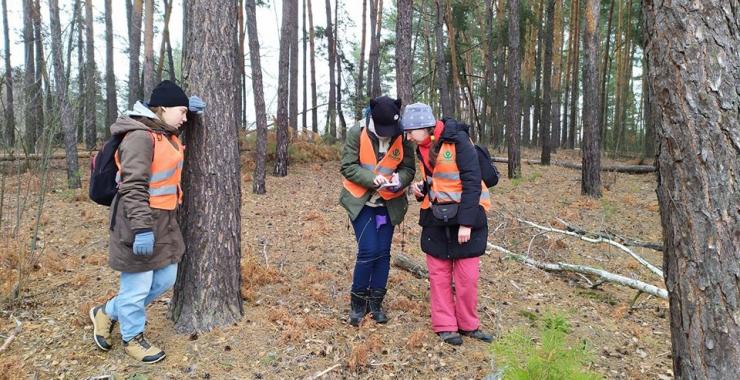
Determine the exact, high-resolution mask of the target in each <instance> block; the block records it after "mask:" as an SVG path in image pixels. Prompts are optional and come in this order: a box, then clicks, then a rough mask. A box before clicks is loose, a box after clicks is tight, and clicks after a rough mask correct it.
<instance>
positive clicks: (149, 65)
mask: <svg viewBox="0 0 740 380" xmlns="http://www.w3.org/2000/svg"><path fill="white" fill-rule="evenodd" d="M142 75H143V76H144V81H143V83H142V88H143V92H144V96H148V95H149V94H151V93H152V89H153V88H154V0H145V4H144V67H143V68H142Z"/></svg>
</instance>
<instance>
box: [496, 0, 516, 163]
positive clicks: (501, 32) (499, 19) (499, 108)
mask: <svg viewBox="0 0 740 380" xmlns="http://www.w3.org/2000/svg"><path fill="white" fill-rule="evenodd" d="M505 1H506V0H498V8H496V13H497V14H496V24H497V25H498V28H497V30H498V38H497V40H498V42H497V47H496V57H498V64H497V65H496V97H495V98H494V104H495V107H496V113H495V115H496V118H495V120H494V129H493V143H494V145H495V146H496V147H497V148H500V147H501V146H502V143H503V136H504V124H505V123H504V121H505V120H506V118H505V117H504V99H505V98H506V93H505V91H506V79H505V78H504V73H505V72H506V62H507V53H506V41H505V39H504V36H506V28H507V25H506V17H505V8H506V6H505V4H504V2H505ZM509 82H510V81H509ZM518 90H519V87H517V91H518Z"/></svg>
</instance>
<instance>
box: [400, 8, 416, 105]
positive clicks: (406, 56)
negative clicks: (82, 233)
mask: <svg viewBox="0 0 740 380" xmlns="http://www.w3.org/2000/svg"><path fill="white" fill-rule="evenodd" d="M397 4H398V14H397V16H396V90H397V93H398V98H399V99H401V103H402V104H403V106H404V107H405V106H406V105H408V104H411V102H412V100H413V99H412V96H413V94H412V83H411V73H412V72H413V62H414V61H413V57H412V56H411V36H412V34H411V33H412V31H411V16H412V14H413V10H414V9H413V5H414V4H413V0H398V3H397Z"/></svg>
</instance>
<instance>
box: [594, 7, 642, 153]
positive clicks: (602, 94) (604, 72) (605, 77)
mask: <svg viewBox="0 0 740 380" xmlns="http://www.w3.org/2000/svg"><path fill="white" fill-rule="evenodd" d="M617 1H618V0H612V1H611V5H610V6H609V18H608V19H607V20H608V21H607V23H606V36H605V37H604V42H605V47H604V52H603V53H602V56H603V60H602V62H603V63H602V65H601V71H600V75H601V89H600V90H599V99H600V101H599V105H600V108H599V119H600V125H601V131H599V134H600V136H601V137H600V141H601V145H602V147H603V148H604V150H607V141H606V130H607V118H606V116H607V109H608V107H607V105H606V99H607V97H608V95H609V88H608V87H607V82H608V81H609V71H610V68H609V62H610V59H609V57H610V55H609V46H610V45H611V35H612V19H613V18H614V4H616V2H617ZM643 77H644V75H643Z"/></svg>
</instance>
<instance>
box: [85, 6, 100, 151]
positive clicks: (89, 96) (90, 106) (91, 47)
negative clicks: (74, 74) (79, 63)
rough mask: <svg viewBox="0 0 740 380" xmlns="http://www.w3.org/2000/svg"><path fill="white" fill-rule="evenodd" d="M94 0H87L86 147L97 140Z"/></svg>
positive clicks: (90, 146)
mask: <svg viewBox="0 0 740 380" xmlns="http://www.w3.org/2000/svg"><path fill="white" fill-rule="evenodd" d="M93 21H94V19H93V14H92V0H85V147H86V148H87V149H88V150H91V149H93V148H95V142H96V140H97V126H96V125H97V112H96V111H95V109H96V106H95V103H96V98H97V95H98V90H97V87H98V85H97V80H96V77H97V70H96V69H95V44H94V41H95V33H94V30H93V25H94V22H93Z"/></svg>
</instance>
